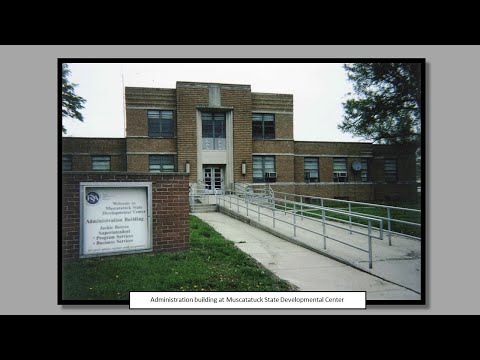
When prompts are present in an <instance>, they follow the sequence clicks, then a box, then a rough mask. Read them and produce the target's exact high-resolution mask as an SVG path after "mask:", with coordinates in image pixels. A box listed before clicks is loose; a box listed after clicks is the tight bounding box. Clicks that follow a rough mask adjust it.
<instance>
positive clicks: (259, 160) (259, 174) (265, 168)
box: [253, 156, 277, 182]
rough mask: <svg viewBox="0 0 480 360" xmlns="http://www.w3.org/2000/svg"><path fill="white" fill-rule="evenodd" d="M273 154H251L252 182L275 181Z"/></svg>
mask: <svg viewBox="0 0 480 360" xmlns="http://www.w3.org/2000/svg"><path fill="white" fill-rule="evenodd" d="M276 178H277V173H276V172H275V156H253V182H275V181H276Z"/></svg>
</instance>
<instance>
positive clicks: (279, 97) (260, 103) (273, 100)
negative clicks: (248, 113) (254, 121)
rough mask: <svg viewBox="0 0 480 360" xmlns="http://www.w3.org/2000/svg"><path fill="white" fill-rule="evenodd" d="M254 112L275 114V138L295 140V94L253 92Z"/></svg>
mask: <svg viewBox="0 0 480 360" xmlns="http://www.w3.org/2000/svg"><path fill="white" fill-rule="evenodd" d="M251 98H252V112H257V111H258V112H263V113H269V112H271V113H272V114H275V138H277V139H291V140H293V95H291V94H268V93H255V92H252V96H251Z"/></svg>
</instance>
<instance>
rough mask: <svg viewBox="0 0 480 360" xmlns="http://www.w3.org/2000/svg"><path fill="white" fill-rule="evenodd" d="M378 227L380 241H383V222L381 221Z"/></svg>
mask: <svg viewBox="0 0 480 360" xmlns="http://www.w3.org/2000/svg"><path fill="white" fill-rule="evenodd" d="M378 226H379V227H380V240H383V220H382V219H380V221H379V223H378Z"/></svg>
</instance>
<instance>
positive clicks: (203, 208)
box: [190, 204, 218, 213]
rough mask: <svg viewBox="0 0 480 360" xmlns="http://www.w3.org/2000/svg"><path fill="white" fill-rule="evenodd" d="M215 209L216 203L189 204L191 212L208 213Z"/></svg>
mask: <svg viewBox="0 0 480 360" xmlns="http://www.w3.org/2000/svg"><path fill="white" fill-rule="evenodd" d="M215 211H218V210H217V205H216V204H195V205H194V206H192V205H190V212H191V213H208V212H215Z"/></svg>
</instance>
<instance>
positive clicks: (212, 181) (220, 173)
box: [203, 166, 224, 194]
mask: <svg viewBox="0 0 480 360" xmlns="http://www.w3.org/2000/svg"><path fill="white" fill-rule="evenodd" d="M223 179H224V170H223V168H222V167H215V166H212V167H205V168H203V181H204V183H205V190H207V192H208V193H209V194H214V193H215V190H217V191H222V190H223V183H224V181H223Z"/></svg>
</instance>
